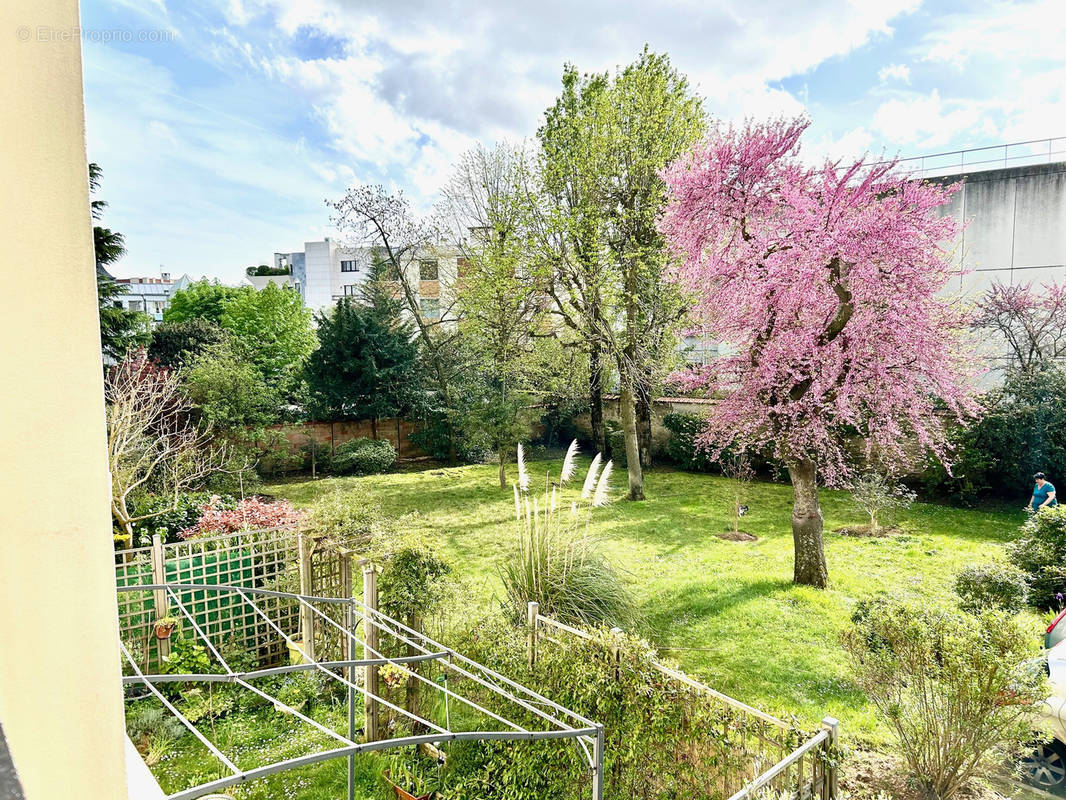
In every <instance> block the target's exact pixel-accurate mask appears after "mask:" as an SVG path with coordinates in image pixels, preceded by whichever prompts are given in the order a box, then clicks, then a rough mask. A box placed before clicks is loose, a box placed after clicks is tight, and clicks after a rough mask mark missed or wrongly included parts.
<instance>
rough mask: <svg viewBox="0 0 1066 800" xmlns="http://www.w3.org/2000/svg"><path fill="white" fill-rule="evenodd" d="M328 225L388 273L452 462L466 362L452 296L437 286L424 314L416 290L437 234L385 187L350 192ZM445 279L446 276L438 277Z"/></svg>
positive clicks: (435, 250) (433, 251) (434, 251)
mask: <svg viewBox="0 0 1066 800" xmlns="http://www.w3.org/2000/svg"><path fill="white" fill-rule="evenodd" d="M332 206H333V210H334V215H333V217H332V222H333V224H334V226H335V227H336V228H338V229H339V230H341V231H345V232H346V233H347V234H348V235H349V236H351V238H352V239H353V240H354V241H358V242H366V243H370V244H372V245H373V246H374V252H375V258H376V260H379V261H380V262H381V263H383V264H384V265H385V267H386V269H387V277H388V278H389V281H390V283H391V284H392V286H394V287H395V288H396V290H397V293H398V296H399V298H398V299H399V300H400V302H401V303H402V304H403V308H404V314H405V316H406V317H407V318H408V319H410V321H411V322H412V323H413V324H414V326H415V335H416V336H417V337H418V340H419V345H420V353H421V357H422V359H423V363H424V365H425V370H426V375H427V376H428V378H429V381H430V383H431V385H432V388H433V394H434V395H435V399H434V400H433V403H432V405H433V409H432V412H431V413H433V414H434V415H436V416H437V417H438V418H439V419H440V420H441V422H442V423H443V425H444V427H445V429H446V430H447V435H448V460H449V461H451V462H454V461H455V460H456V453H457V448H456V430H457V428H456V416H457V414H456V411H457V405H456V395H455V387H454V384H455V382H456V376H457V375H458V374H459V373H460V372H461V371H462V369H463V367H464V364H463V360H462V359H461V358H460V357H459V355H460V353H459V344H460V333H459V330H458V328H457V326H456V325H455V324H454V323H455V322H456V320H457V314H456V309H455V306H454V292H452V291H450V290H449V287H447V286H442V287H441V292H440V296H441V306H440V308H439V309H438V313H437V314H436V315H435V316H430V315H429V314H426V313H423V311H422V306H421V303H420V302H419V301H420V292H419V263H418V262H419V261H421V260H422V259H424V258H426V257H431V256H433V255H435V254H437V253H439V252H441V251H440V246H439V242H440V239H441V232H440V230H439V229H438V227H437V225H436V224H434V223H433V222H431V221H429V220H426V219H422V218H420V217H419V216H417V215H416V214H415V213H414V211H413V210H412V209H411V205H410V203H409V202H408V201H407V198H405V197H404V196H403V195H402V194H395V195H393V194H390V193H389V192H388V191H387V190H386V189H385V187H383V186H360V187H357V188H353V189H349V190H348V192H347V193H346V194H345V196H344V197H343V198H341V199H340V200H338V201H337V202H335V203H333V204H332ZM440 277H442V278H443V277H445V276H440Z"/></svg>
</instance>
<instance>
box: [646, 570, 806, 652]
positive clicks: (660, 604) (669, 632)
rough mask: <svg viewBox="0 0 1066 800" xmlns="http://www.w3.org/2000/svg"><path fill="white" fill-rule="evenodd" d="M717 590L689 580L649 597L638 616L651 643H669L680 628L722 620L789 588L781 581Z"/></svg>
mask: <svg viewBox="0 0 1066 800" xmlns="http://www.w3.org/2000/svg"><path fill="white" fill-rule="evenodd" d="M720 587H721V584H720V583H712V582H710V581H706V580H693V581H692V582H690V583H687V584H685V585H684V586H677V587H674V588H671V589H668V590H666V591H661V592H657V593H655V594H654V595H652V596H651V597H649V598H648V599H647V600H646V601H645V602H644V604H643V605H642V607H641V612H642V614H643V617H644V619H645V620H646V624H647V627H648V633H649V634H650V635H651V637H652V639H653V640H654V641H657V642H667V641H670V640H671V639H672V638H673V637H674V636H675V635H677V634H678V633H681V634H682V635H683V633H684V627H690V626H692V625H694V624H696V623H698V622H701V621H704V620H707V619H713V618H714V617H718V616H722V615H724V614H725V613H726V612H728V611H730V610H731V609H733V608H735V607H736V606H741V605H744V604H746V603H750V602H752V601H753V600H762V599H767V598H778V597H779V596H780V595H783V594H785V593H787V592H789V591H790V590H792V588H793V584H792V582H791V581H788V580H785V579H778V580H774V579H769V578H764V579H760V580H755V581H749V582H746V583H741V584H739V585H738V584H736V583H734V585H733V586H732V587H730V588H728V589H726V590H724V591H723V590H722V589H721V588H720Z"/></svg>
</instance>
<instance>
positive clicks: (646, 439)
mask: <svg viewBox="0 0 1066 800" xmlns="http://www.w3.org/2000/svg"><path fill="white" fill-rule="evenodd" d="M636 383H637V386H636V389H637V391H636V395H637V443H638V444H639V445H640V466H641V467H642V468H644V469H647V468H648V467H650V466H651V386H649V385H648V384H647V383H646V382H644V381H641V380H638V381H637V382H636Z"/></svg>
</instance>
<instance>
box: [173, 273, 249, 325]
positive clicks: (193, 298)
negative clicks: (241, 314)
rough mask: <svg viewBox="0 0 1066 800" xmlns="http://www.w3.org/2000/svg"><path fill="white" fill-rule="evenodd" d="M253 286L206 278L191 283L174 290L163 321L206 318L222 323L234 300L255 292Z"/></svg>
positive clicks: (218, 323) (217, 323) (185, 320)
mask: <svg viewBox="0 0 1066 800" xmlns="http://www.w3.org/2000/svg"><path fill="white" fill-rule="evenodd" d="M254 291H255V289H253V288H252V287H251V286H241V287H236V286H223V285H222V284H221V283H219V282H218V281H217V280H215V281H209V280H207V279H206V278H205V279H204V280H201V281H195V282H193V283H190V284H189V285H188V286H186V287H185V288H184V289H181V290H179V291H177V292H174V294H173V295H171V297H170V302H169V303H168V304H167V307H166V309H165V310H164V311H163V322H167V323H170V322H174V323H177V322H189V321H191V320H194V319H205V320H207V321H208V322H213V323H215V324H216V325H221V324H222V314H223V312H224V311H225V310H226V306H227V305H228V304H229V303H231V302H232V301H233V300H235V299H237V298H238V297H241V296H242V295H247V294H249V293H251V292H254Z"/></svg>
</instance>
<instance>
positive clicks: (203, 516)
mask: <svg viewBox="0 0 1066 800" xmlns="http://www.w3.org/2000/svg"><path fill="white" fill-rule="evenodd" d="M302 517H303V512H301V511H297V510H296V509H295V508H293V507H292V503H290V502H289V501H288V500H278V501H276V502H267V501H265V500H261V499H260V498H258V497H249V498H248V499H246V500H241V501H240V502H239V503H237V504H236V506H234V507H232V508H227V507H226V506H225V505H223V504H221V503H220V502H219V498H218V497H217V495H216V496H212V498H211V500H210V501H208V503H207V505H205V506H204V507H203V511H202V512H201V513H200V519H199V520H197V522H196V524H195V525H193V526H192V527H191V528H186V529H185V530H184V531H182V533H181V535H182V538H185V539H188V538H189V537H191V536H205V535H216V534H222V533H236V532H237V531H256V530H265V529H267V528H283V527H286V526H289V525H295V524H296V523H297V522H299V521H300V519H301V518H302Z"/></svg>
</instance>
